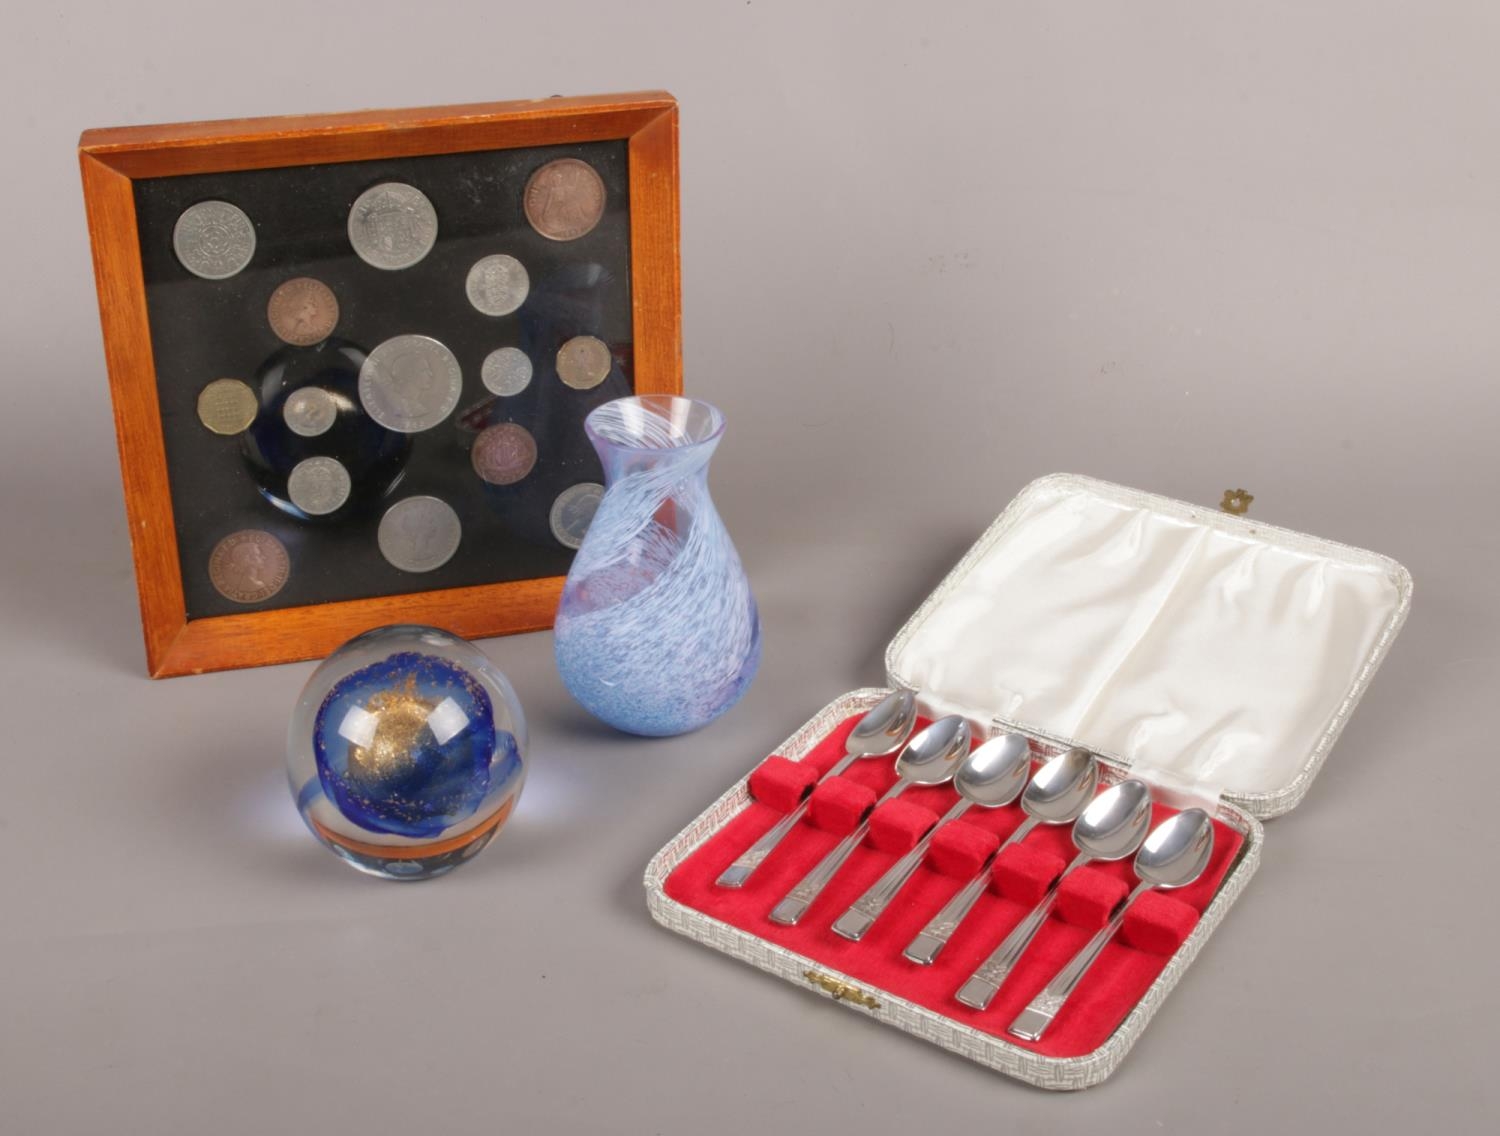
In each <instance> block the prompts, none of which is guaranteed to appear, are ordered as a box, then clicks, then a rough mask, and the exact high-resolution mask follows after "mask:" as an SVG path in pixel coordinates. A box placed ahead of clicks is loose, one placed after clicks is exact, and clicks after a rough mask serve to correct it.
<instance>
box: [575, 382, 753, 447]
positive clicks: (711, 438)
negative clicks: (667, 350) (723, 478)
mask: <svg viewBox="0 0 1500 1136" xmlns="http://www.w3.org/2000/svg"><path fill="white" fill-rule="evenodd" d="M622 403H629V404H632V405H634V406H641V407H651V406H653V405H655V406H662V405H667V406H672V407H676V406H684V407H687V408H688V409H689V410H690V411H691V410H694V409H696V410H701V411H706V412H707V414H708V422H709V428H708V430H707V431H706V432H705V433H704V434H703V435H702V436H701V437H691V438H689V437H683V438H682V440H681V441H676V442H674V443H673V444H671V445H666V446H662V445H652V444H650V443H649V442H645V441H632V440H630V439H629V438H622V437H616V436H614V435H612V434H603V433H600V431H599V429H598V418H597V416H598V415H599V414H600V413H601V412H602V411H604V410H606V409H607V408H609V407H612V406H619V405H620V404H622ZM725 425H726V422H725V417H724V412H723V411H722V410H720V409H719V408H718V407H717V406H715V405H714V404H713V403H711V402H706V401H704V400H703V399H701V398H689V397H687V396H686V395H680V394H635V395H626V396H624V397H622V398H616V399H611V400H610V401H609V402H606V403H602V404H600V405H599V406H596V407H594V409H593V410H591V411H589V413H588V415H587V416H586V417H585V418H584V420H583V429H584V432H585V433H586V434H587V435H588V437H589V440H590V441H591V442H593V443H594V444H595V446H596V447H597V446H605V447H608V448H609V449H611V450H617V451H625V452H629V453H640V454H674V453H682V452H683V451H685V450H694V449H701V448H703V447H705V446H713V445H717V444H718V441H719V439H720V438H722V437H723V436H724V428H725Z"/></svg>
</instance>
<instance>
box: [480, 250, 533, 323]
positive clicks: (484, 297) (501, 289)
mask: <svg viewBox="0 0 1500 1136" xmlns="http://www.w3.org/2000/svg"><path fill="white" fill-rule="evenodd" d="M464 290H465V291H466V292H467V293H468V295H469V303H471V304H473V305H474V306H475V307H476V308H478V309H479V310H480V311H481V312H483V313H484V314H485V315H487V316H508V315H510V313H511V312H513V311H515V310H516V309H517V308H519V307H520V306H521V305H522V304H524V303H525V302H526V294H527V293H528V292H530V291H531V277H530V276H528V275H527V274H526V266H525V265H523V264H522V263H521V262H520V261H519V260H517V259H516V258H515V257H513V256H506V255H505V254H504V253H503V252H498V253H495V254H494V255H493V256H486V257H482V258H481V259H479V260H477V261H475V262H474V267H473V268H471V269H469V279H468V281H467V282H466V283H465V284H464Z"/></svg>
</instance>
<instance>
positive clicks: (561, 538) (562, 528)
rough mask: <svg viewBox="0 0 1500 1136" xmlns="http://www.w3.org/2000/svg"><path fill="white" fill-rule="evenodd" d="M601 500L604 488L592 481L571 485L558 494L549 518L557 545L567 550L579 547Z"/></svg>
mask: <svg viewBox="0 0 1500 1136" xmlns="http://www.w3.org/2000/svg"><path fill="white" fill-rule="evenodd" d="M603 498H604V486H602V485H598V484H596V483H595V482H592V481H583V482H580V483H579V484H577V485H571V486H569V487H568V488H567V489H564V490H563V491H562V492H561V493H559V494H558V495H557V500H556V501H554V502H552V513H551V515H550V517H549V520H550V521H551V522H552V535H553V536H555V537H556V538H557V543H558V544H561V545H564V546H566V547H567V548H577V547H578V546H579V545H581V544H582V543H583V537H584V534H585V533H587V532H588V531H589V525H591V524H593V521H594V513H595V512H596V511H598V508H599V502H600V501H601V500H603Z"/></svg>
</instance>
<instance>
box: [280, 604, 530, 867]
mask: <svg viewBox="0 0 1500 1136" xmlns="http://www.w3.org/2000/svg"><path fill="white" fill-rule="evenodd" d="M287 774H288V777H289V778H290V780H291V787H292V794H293V796H294V797H295V798H296V801H297V810H298V811H299V812H300V813H301V814H302V819H303V820H304V821H305V822H306V823H307V827H308V828H309V829H311V830H312V833H313V835H314V836H316V837H317V838H318V839H319V840H320V841H321V842H322V843H323V844H325V845H327V846H328V847H329V848H330V849H332V850H333V851H334V852H335V853H336V854H337V855H338V856H339V857H340V858H341V859H343V860H344V861H346V862H347V863H349V864H352V865H353V866H354V867H356V868H358V869H360V870H361V871H364V872H369V873H371V874H372V875H377V876H383V877H385V878H387V879H399V880H419V879H427V878H430V877H432V876H437V875H441V874H442V873H444V872H447V871H450V870H452V869H453V868H454V867H456V866H458V865H459V864H461V863H463V862H464V861H465V860H468V859H470V858H472V857H473V856H475V855H476V854H477V853H478V852H479V851H480V849H482V848H484V846H485V845H487V844H488V843H489V842H490V841H491V840H492V839H494V836H495V833H496V832H498V831H499V829H500V826H501V825H502V824H504V822H505V819H506V817H507V816H509V815H510V811H511V809H512V808H513V807H514V806H515V802H516V798H517V797H518V796H519V795H520V792H521V785H522V782H523V781H524V780H525V777H526V723H525V718H524V717H523V715H522V713H521V704H520V702H519V700H518V699H517V698H516V694H515V691H514V690H513V689H512V687H511V685H510V682H509V680H508V679H507V678H506V677H505V675H504V674H502V673H501V672H500V671H499V670H498V669H497V668H496V667H495V666H494V664H493V663H491V662H490V660H489V658H488V657H487V656H486V655H485V654H484V652H482V651H480V650H479V649H478V648H477V647H474V646H472V645H471V644H469V643H467V642H465V641H464V640H462V639H460V638H458V637H457V636H454V635H450V634H448V632H446V631H439V630H438V629H436V628H433V627H417V626H398V627H383V628H380V629H378V630H375V631H370V632H367V633H366V634H364V635H361V636H359V637H358V638H356V639H351V640H350V641H349V642H348V643H346V644H344V646H342V647H340V648H339V649H338V650H337V651H335V652H334V653H333V654H332V655H330V656H329V657H328V658H327V659H326V660H325V661H324V662H323V663H322V665H320V666H319V667H318V669H317V670H316V671H314V672H313V676H312V678H310V679H309V680H308V682H307V685H306V686H305V687H304V688H303V690H302V696H301V698H300V699H299V700H298V702H297V707H296V709H295V710H294V711H293V713H292V722H291V729H290V733H289V735H288V739H287Z"/></svg>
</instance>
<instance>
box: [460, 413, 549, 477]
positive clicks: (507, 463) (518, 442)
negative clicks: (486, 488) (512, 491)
mask: <svg viewBox="0 0 1500 1136" xmlns="http://www.w3.org/2000/svg"><path fill="white" fill-rule="evenodd" d="M469 460H470V461H471V462H473V463H474V472H475V473H477V474H478V475H479V476H480V477H482V478H483V479H484V480H485V481H488V482H489V483H490V484H491V485H514V484H515V483H516V482H518V481H520V480H521V479H522V478H523V477H525V476H526V475H527V474H528V473H530V472H531V467H532V466H534V465H536V439H535V438H533V437H532V436H531V431H530V430H528V429H526V427H524V426H518V425H516V423H514V422H502V423H500V424H499V425H498V426H491V427H490V428H489V429H487V430H485V431H483V432H482V433H481V434H480V435H479V437H477V438H475V439H474V449H473V450H471V451H470V453H469Z"/></svg>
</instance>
